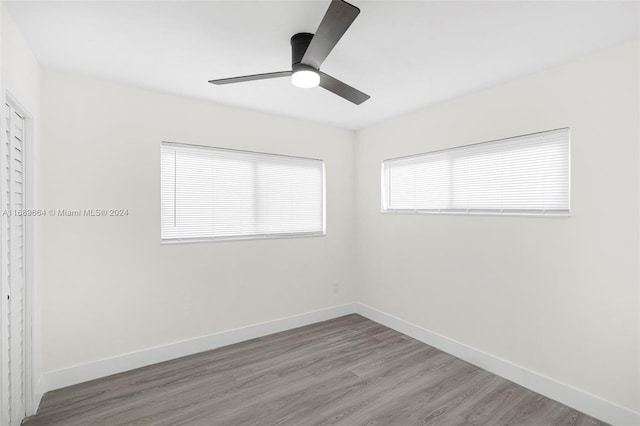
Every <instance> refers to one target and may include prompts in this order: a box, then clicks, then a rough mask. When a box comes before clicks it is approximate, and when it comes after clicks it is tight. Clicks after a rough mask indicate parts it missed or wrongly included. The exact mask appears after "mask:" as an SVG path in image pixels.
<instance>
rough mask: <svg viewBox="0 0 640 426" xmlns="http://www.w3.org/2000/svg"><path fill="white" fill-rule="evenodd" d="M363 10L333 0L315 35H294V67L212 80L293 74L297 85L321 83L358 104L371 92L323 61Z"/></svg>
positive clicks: (306, 85)
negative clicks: (324, 66) (337, 75)
mask: <svg viewBox="0 0 640 426" xmlns="http://www.w3.org/2000/svg"><path fill="white" fill-rule="evenodd" d="M359 13H360V9H358V8H357V7H355V6H354V5H352V4H349V3H347V2H346V1H343V0H331V4H330V5H329V8H328V9H327V12H326V13H325V15H324V18H322V21H321V22H320V26H319V27H318V30H317V31H316V33H315V35H314V34H310V33H298V34H294V35H293V36H292V37H291V71H279V72H270V73H265V74H253V75H245V76H242V77H231V78H221V79H217V80H209V83H213V84H218V85H219V84H230V83H241V82H243V81H253V80H265V79H269V78H279V77H289V76H291V82H292V83H293V85H294V86H297V87H302V88H311V87H316V86H320V87H322V88H324V89H326V90H328V91H330V92H333V93H335V94H336V95H338V96H341V97H343V98H344V99H346V100H348V101H350V102H353V103H354V104H356V105H360V104H361V103H363V102H364V101H366V100H367V99H369V98H370V96H369V95H367V94H365V93H363V92H361V91H359V90H357V89H354V88H353V87H351V86H349V85H348V84H345V83H343V82H342V81H340V80H338V79H336V78H334V77H331V76H330V75H329V74H325V73H323V72H322V71H320V65H322V63H323V62H324V60H325V59H327V56H329V53H330V52H331V50H332V49H333V48H334V47H335V45H336V44H337V43H338V41H339V40H340V38H342V36H343V35H344V33H345V32H346V31H347V29H348V28H349V26H350V25H351V24H352V23H353V21H354V20H355V19H356V17H357V16H358V14H359Z"/></svg>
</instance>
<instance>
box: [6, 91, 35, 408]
mask: <svg viewBox="0 0 640 426" xmlns="http://www.w3.org/2000/svg"><path fill="white" fill-rule="evenodd" d="M0 100H2V101H3V104H2V114H1V115H0V116H1V119H2V131H4V130H5V129H4V126H5V123H6V121H5V119H6V117H5V116H4V115H5V114H4V111H5V110H6V109H5V108H4V104H5V103H6V104H9V105H10V106H11V108H12V109H14V110H15V111H16V112H18V113H19V114H20V115H21V116H22V117H23V119H24V143H23V153H24V154H23V159H24V164H23V169H24V172H23V179H24V183H23V187H24V190H25V198H24V203H25V204H24V209H25V210H31V209H33V208H34V195H35V194H34V190H35V185H34V182H35V174H34V152H33V151H34V143H33V141H34V140H35V137H34V136H35V126H34V119H33V115H32V114H31V113H30V112H29V111H28V109H27V108H25V107H24V105H22V104H21V103H20V101H18V99H17V98H16V97H15V96H14V95H13V94H12V93H11V92H10V91H9V90H4V91H3V93H2V96H1V99H0ZM4 146H5V144H2V147H3V148H2V151H4ZM2 155H3V156H4V155H6V153H5V152H2ZM5 201H6V200H4V198H3V199H2V203H1V204H2V210H4V208H5V204H4V203H5ZM34 225H35V223H34V217H33V216H25V220H24V245H25V246H24V253H23V259H24V265H23V268H24V277H23V282H24V289H23V292H24V296H23V304H24V305H23V307H22V308H23V314H24V317H23V324H24V328H23V330H22V332H23V341H24V348H23V349H24V359H23V360H22V361H23V368H24V371H23V374H24V387H25V388H24V408H25V413H24V415H25V416H29V415H32V414H34V413H35V410H36V409H37V407H35V401H34V380H33V379H34V374H33V371H34V357H33V312H34V301H35V297H34V289H35V281H34V275H35V274H34V267H33V266H34V263H33V260H34V254H35V250H34V248H35V239H34V236H35V235H34V232H33V231H34V227H35V226H34ZM2 247H3V246H1V247H0V250H1V249H2ZM2 255H4V253H2ZM3 298H4V297H3ZM3 302H4V301H3ZM2 319H3V316H2V317H0V322H2V323H3V321H2ZM2 330H4V328H3V329H2ZM0 332H1V330H0ZM2 362H6V361H4V360H2ZM5 373H7V371H6V368H4V367H3V368H2V375H3V377H2V381H5V380H8V377H6V376H5ZM7 408H8V407H7Z"/></svg>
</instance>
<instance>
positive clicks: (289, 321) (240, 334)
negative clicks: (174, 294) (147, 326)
mask: <svg viewBox="0 0 640 426" xmlns="http://www.w3.org/2000/svg"><path fill="white" fill-rule="evenodd" d="M354 312H355V307H354V305H353V304H352V303H348V304H345V305H339V306H333V307H331V308H326V309H321V310H317V311H312V312H307V313H304V314H300V315H294V316H290V317H286V318H279V319H276V320H273V321H267V322H263V323H259V324H253V325H249V326H246V327H241V328H236V329H233V330H228V331H223V332H220V333H214V334H210V335H207V336H202V337H197V338H195V339H189V340H183V341H181V342H176V343H171V344H168V345H163V346H156V347H153V348H149V349H144V350H142V351H138V352H130V353H127V354H123V355H118V356H114V357H111V358H105V359H101V360H98V361H94V362H90V363H87V364H81V365H76V366H73V367H69V368H64V369H61V370H56V371H51V372H48V373H45V374H44V375H43V377H42V379H41V380H40V382H39V386H38V389H36V392H34V407H38V406H39V404H40V398H42V395H44V393H45V392H48V391H51V390H55V389H60V388H64V387H66V386H71V385H75V384H78V383H82V382H86V381H89V380H94V379H99V378H101V377H106V376H110V375H112V374H117V373H122V372H124V371H128V370H133V369H135V368H140V367H145V366H147V365H151V364H156V363H158V362H163V361H169V360H171V359H176V358H180V357H183V356H187V355H193V354H196V353H198V352H204V351H208V350H211V349H216V348H219V347H222V346H227V345H232V344H234V343H238V342H243V341H245V340H250V339H255V338H256V337H262V336H266V335H269V334H273V333H278V332H280V331H286V330H291V329H293V328H297V327H302V326H305V325H309V324H313V323H316V322H321V321H326V320H329V319H333V318H338V317H341V316H344V315H348V314H353V313H354Z"/></svg>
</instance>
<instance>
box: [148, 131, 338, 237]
mask: <svg viewBox="0 0 640 426" xmlns="http://www.w3.org/2000/svg"><path fill="white" fill-rule="evenodd" d="M165 146H177V147H185V148H189V149H201V150H206V151H224V152H231V153H239V154H248V155H252V154H253V155H257V156H266V157H273V158H275V159H283V158H291V159H301V160H310V161H317V162H320V164H321V173H322V178H321V184H322V191H321V196H322V202H321V204H322V206H321V209H322V212H321V214H322V230H321V231H313V232H286V233H284V232H282V233H262V234H247V235H242V234H239V235H225V236H203V237H182V238H180V237H177V238H168V237H163V236H162V221H163V219H162V149H163V148H164V147H165ZM254 189H255V187H254ZM159 216H160V243H161V244H192V243H208V242H225V241H227V242H229V241H249V240H271V239H289V238H308V237H324V236H326V235H327V178H326V162H325V161H324V160H323V159H319V158H311V157H302V156H296V155H287V154H276V153H271V152H261V151H253V150H244V149H235V148H227V147H219V146H210V145H197V144H189V143H182V142H172V141H161V143H160V215H159Z"/></svg>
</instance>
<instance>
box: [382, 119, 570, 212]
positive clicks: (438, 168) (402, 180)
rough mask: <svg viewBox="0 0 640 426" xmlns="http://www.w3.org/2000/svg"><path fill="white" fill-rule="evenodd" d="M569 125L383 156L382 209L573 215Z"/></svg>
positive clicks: (396, 210)
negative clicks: (410, 153) (473, 143)
mask: <svg viewBox="0 0 640 426" xmlns="http://www.w3.org/2000/svg"><path fill="white" fill-rule="evenodd" d="M569 144H570V141H569V129H568V128H565V129H558V130H551V131H547V132H541V133H535V134H530V135H524V136H517V137H513V138H508V139H501V140H497V141H492V142H485V143H479V144H475V145H467V146H462V147H457V148H452V149H446V150H442V151H435V152H429V153H425V154H418V155H413V156H409V157H402V158H394V159H390V160H385V161H383V162H382V211H383V212H411V213H463V214H464V213H468V214H474V213H476V214H530V215H568V214H569V204H570V202H569V200H570V160H569V158H570V153H569V151H570V145H569Z"/></svg>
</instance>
